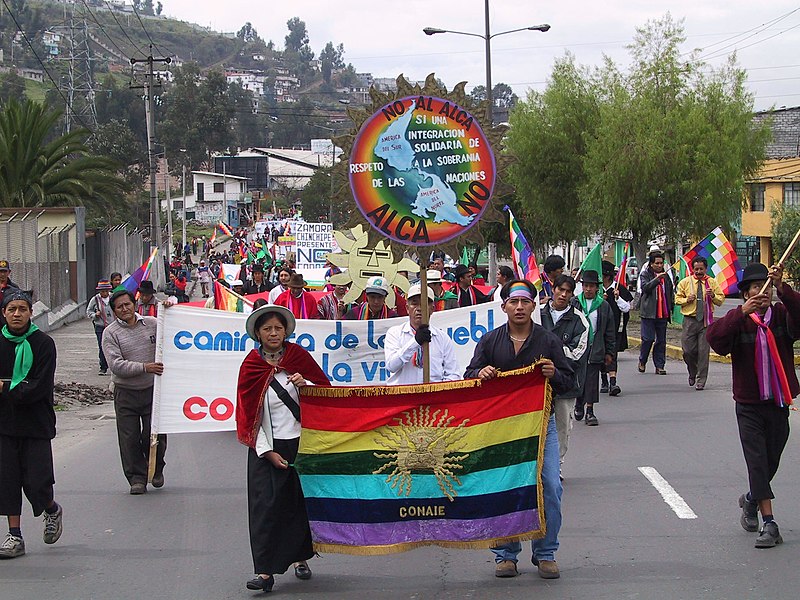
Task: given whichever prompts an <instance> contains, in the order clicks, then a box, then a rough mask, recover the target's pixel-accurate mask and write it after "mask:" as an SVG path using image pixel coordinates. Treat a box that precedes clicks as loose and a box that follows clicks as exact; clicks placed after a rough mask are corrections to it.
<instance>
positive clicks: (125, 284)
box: [116, 248, 158, 294]
mask: <svg viewBox="0 0 800 600" xmlns="http://www.w3.org/2000/svg"><path fill="white" fill-rule="evenodd" d="M156 254H158V248H153V250H152V252H150V256H149V257H148V258H147V260H146V261H144V263H142V266H141V267H139V268H138V269H136V270H135V271H134V272H133V273H131V274H130V275H128V276H127V277H126V278H125V279H124V281H122V282H121V283H120V284H119V285H118V286H117V288H116V289H118V290H119V289H123V288H124V289H126V290H128V291H129V292H130V293H131V294H135V293H136V292H137V291H139V286H140V285H141V284H142V281H143V280H144V279H147V278H148V277H149V276H150V270H151V269H152V268H153V261H154V260H155V258H156Z"/></svg>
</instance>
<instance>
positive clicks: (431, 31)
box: [422, 0, 550, 125]
mask: <svg viewBox="0 0 800 600" xmlns="http://www.w3.org/2000/svg"><path fill="white" fill-rule="evenodd" d="M484 7H485V10H484V24H485V33H484V34H483V35H481V34H479V33H469V32H467V31H453V30H452V29H440V28H439V27H426V28H424V29H423V30H422V31H423V33H424V34H425V35H436V34H437V33H455V34H456V35H469V36H472V37H478V38H481V39H482V40H483V41H484V44H485V47H486V51H485V52H486V101H487V102H488V104H489V121H490V123H491V124H492V125H494V99H493V98H492V38H496V37H497V36H500V35H506V34H508V33H516V32H518V31H541V32H542V33H545V32H547V31H550V25H548V24H546V23H545V24H543V25H532V26H530V27H520V28H518V29H510V30H508V31H501V32H500V33H492V29H491V24H490V22H489V0H484Z"/></svg>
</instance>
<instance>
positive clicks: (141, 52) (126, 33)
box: [104, 0, 145, 54]
mask: <svg viewBox="0 0 800 600" xmlns="http://www.w3.org/2000/svg"><path fill="white" fill-rule="evenodd" d="M104 1H105V3H106V5H107V6H108V12H109V13H111V18H112V19H114V22H115V23H116V24H117V26H118V27H119V28H120V31H122V34H123V35H124V36H125V37H126V38H128V41H129V42H130V43H131V46H132V47H133V49H134V50H135V51H136V52H138V53H139V54H145V52H144V51H143V50H142V49H141V48H140V47H139V44H137V43H136V42H134V41H133V39H131V36H129V35H128V32H127V31H126V30H125V28H124V27H123V26H122V23H120V22H119V19H117V15H115V14H114V7H113V6H111V4H110V3H109V1H108V0H104Z"/></svg>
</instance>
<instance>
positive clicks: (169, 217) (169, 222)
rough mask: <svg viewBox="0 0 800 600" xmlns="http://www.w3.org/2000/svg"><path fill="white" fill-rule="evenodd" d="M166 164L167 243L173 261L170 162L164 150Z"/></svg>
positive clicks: (170, 258)
mask: <svg viewBox="0 0 800 600" xmlns="http://www.w3.org/2000/svg"><path fill="white" fill-rule="evenodd" d="M164 165H165V167H166V168H165V171H166V172H165V173H164V194H165V195H166V198H167V232H168V233H167V237H168V238H169V243H167V259H168V260H169V261H170V262H172V247H173V243H172V198H171V196H170V189H169V187H170V186H169V163H168V162H167V153H166V152H164ZM181 251H183V246H181Z"/></svg>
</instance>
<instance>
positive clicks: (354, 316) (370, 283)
mask: <svg viewBox="0 0 800 600" xmlns="http://www.w3.org/2000/svg"><path fill="white" fill-rule="evenodd" d="M364 293H365V294H366V296H367V300H366V301H365V302H362V303H361V304H357V305H356V306H354V307H353V308H351V309H350V310H349V311H347V314H345V316H344V318H345V319H346V320H348V321H373V320H375V319H389V318H392V317H396V316H397V311H395V310H394V309H390V308H389V307H388V306H386V297H387V296H388V295H389V284H388V283H387V281H386V279H384V278H383V277H370V278H369V279H368V280H367V286H366V288H364Z"/></svg>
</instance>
